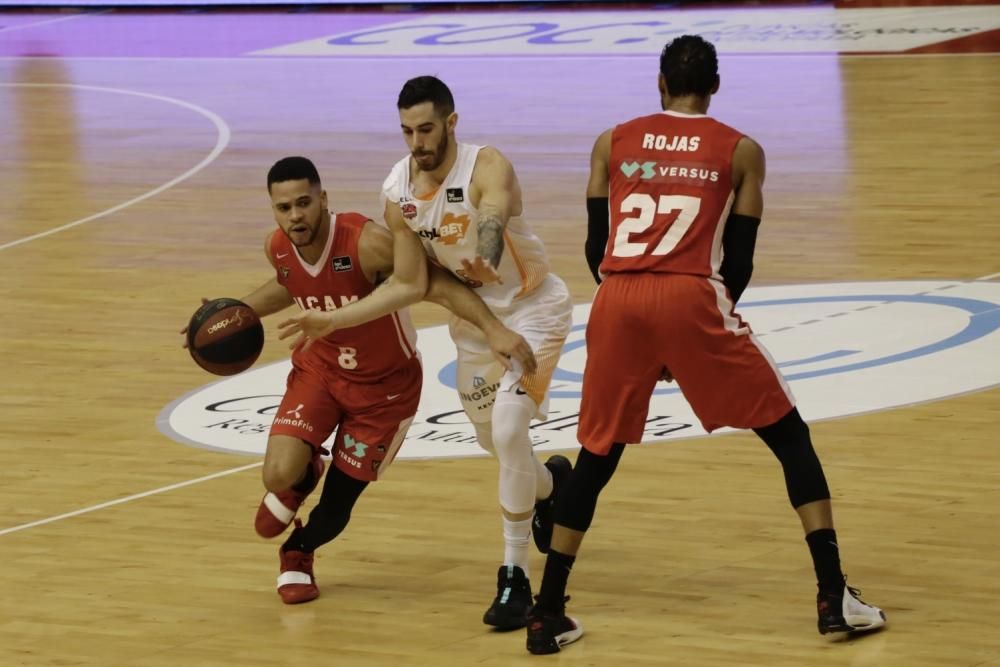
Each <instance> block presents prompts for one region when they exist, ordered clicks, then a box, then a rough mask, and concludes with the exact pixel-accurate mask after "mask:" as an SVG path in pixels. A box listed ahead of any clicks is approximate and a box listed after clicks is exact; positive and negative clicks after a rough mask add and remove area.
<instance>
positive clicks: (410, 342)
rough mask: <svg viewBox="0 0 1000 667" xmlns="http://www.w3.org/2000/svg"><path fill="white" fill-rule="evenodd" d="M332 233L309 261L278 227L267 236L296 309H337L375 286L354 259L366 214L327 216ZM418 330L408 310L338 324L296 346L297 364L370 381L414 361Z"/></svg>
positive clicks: (275, 262)
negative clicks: (307, 345)
mask: <svg viewBox="0 0 1000 667" xmlns="http://www.w3.org/2000/svg"><path fill="white" fill-rule="evenodd" d="M330 218H331V219H330V236H329V238H327V241H326V247H325V248H324V249H323V255H322V256H321V257H320V258H319V261H318V262H317V263H316V264H314V265H313V264H308V263H307V262H306V261H305V260H303V259H302V257H300V256H299V253H298V251H296V249H295V246H293V245H292V243H291V241H289V240H288V237H287V236H285V235H284V233H282V232H281V231H277V232H275V233H274V234H272V235H271V244H270V247H269V249H268V250H269V252H270V253H271V259H272V260H273V262H274V265H275V267H276V269H277V273H278V283H279V284H281V285H284V286H285V288H286V289H287V290H288V292H289V293H290V294H291V295H292V297H293V298H294V299H295V302H296V303H297V304H298V305H299V307H300V308H302V309H306V308H315V309H317V310H336V309H337V308H343V307H344V306H346V305H348V304H350V303H353V302H355V301H358V300H359V299H363V298H364V297H365V296H367V295H368V294H369V293H370V292H371V291H372V290H373V289H375V286H374V285H372V283H370V282H369V281H368V279H367V278H366V277H365V274H364V272H363V271H362V270H361V261H360V260H359V259H358V240H359V239H360V238H361V230H362V229H363V228H364V226H365V224H366V223H367V222H368V219H367V218H366V217H365V216H363V215H360V214H358V213H340V214H336V215H331V216H330ZM416 350H417V334H416V331H415V330H414V329H413V325H412V324H411V323H410V316H409V313H408V312H407V311H406V310H402V311H397V312H395V313H392V314H391V315H386V316H385V317H380V318H378V319H377V320H372V321H371V322H368V323H366V324H362V325H360V326H356V327H351V328H349V329H339V330H337V331H334V332H333V333H332V334H330V335H329V336H326V337H325V338H322V339H320V340H318V341H316V342H315V343H314V344H313V345H312V347H310V348H309V349H308V350H307V351H306V352H302V351H300V350H296V351H295V352H294V353H293V354H292V360H293V361H294V362H296V363H305V364H313V363H315V362H316V361H319V362H321V364H322V366H324V367H326V368H327V369H329V370H331V371H335V372H339V373H341V374H342V375H343V376H345V377H348V378H351V379H354V380H357V381H360V382H373V381H377V380H379V379H380V378H383V377H385V376H386V375H389V374H390V373H392V372H393V371H397V370H399V369H400V368H401V367H403V366H405V365H406V364H409V363H417V359H416V357H417V352H416Z"/></svg>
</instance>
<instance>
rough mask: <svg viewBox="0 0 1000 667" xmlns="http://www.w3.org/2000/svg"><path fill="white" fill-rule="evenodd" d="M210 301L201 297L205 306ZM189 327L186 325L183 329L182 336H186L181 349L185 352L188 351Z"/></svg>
mask: <svg viewBox="0 0 1000 667" xmlns="http://www.w3.org/2000/svg"><path fill="white" fill-rule="evenodd" d="M209 301H211V299H206V298H205V297H201V305H203V306H204V305H205V304H206V303H208V302H209ZM188 326H189V325H187V324H185V325H184V328H183V329H181V335H182V336H184V340H183V341H181V347H182V348H184V349H185V350H186V349H188V337H187V333H188Z"/></svg>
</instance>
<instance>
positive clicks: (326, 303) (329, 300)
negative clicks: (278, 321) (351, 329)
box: [292, 294, 359, 310]
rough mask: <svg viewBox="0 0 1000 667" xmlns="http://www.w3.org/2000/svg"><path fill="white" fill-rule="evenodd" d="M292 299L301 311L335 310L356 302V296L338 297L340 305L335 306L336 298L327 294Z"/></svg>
mask: <svg viewBox="0 0 1000 667" xmlns="http://www.w3.org/2000/svg"><path fill="white" fill-rule="evenodd" d="M292 299H294V300H295V303H297V304H298V306H299V308H301V309H302V310H337V308H343V307H344V306H346V305H348V304H351V303H354V302H355V301H358V300H359V299H358V295H357V294H353V295H351V296H343V295H341V297H340V305H339V306H338V305H337V297H335V296H331V295H329V294H326V295H323V296H304V297H303V296H293V297H292Z"/></svg>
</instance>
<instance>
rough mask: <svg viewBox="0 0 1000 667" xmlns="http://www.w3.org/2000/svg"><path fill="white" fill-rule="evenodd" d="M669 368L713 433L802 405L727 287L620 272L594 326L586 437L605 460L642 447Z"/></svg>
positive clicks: (582, 431)
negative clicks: (614, 451) (634, 445)
mask: <svg viewBox="0 0 1000 667" xmlns="http://www.w3.org/2000/svg"><path fill="white" fill-rule="evenodd" d="M664 367H666V368H668V369H669V370H670V372H671V373H672V374H673V376H674V379H675V380H676V381H677V384H678V386H679V387H680V389H681V392H682V393H683V394H684V398H686V399H687V401H688V403H689V404H690V405H691V407H692V409H693V410H694V413H695V415H697V417H698V419H699V420H700V421H701V423H702V426H704V427H705V430H707V431H712V430H714V429H717V428H719V427H721V426H732V427H736V428H758V427H762V426H767V425H770V424H773V423H774V422H776V421H778V420H779V419H780V418H781V417H783V416H784V415H786V414H787V413H788V412H789V411H790V410H791V409H792V407H793V406H794V399H793V397H792V393H791V390H790V389H789V388H788V385H787V384H786V383H785V380H784V378H783V377H782V376H781V373H780V372H779V371H778V369H777V367H776V366H775V364H774V361H773V360H772V359H771V357H770V355H769V354H768V353H767V350H765V349H764V347H763V346H762V345H761V344H760V343H758V342H757V340H756V339H755V338H754V336H753V334H752V333H751V331H750V326H749V325H748V324H747V323H746V322H744V321H743V320H742V319H741V318H740V316H739V315H737V314H736V313H734V312H733V302H732V300H731V299H730V298H729V294H728V292H727V291H726V289H725V287H724V286H723V285H722V284H721V283H719V282H717V281H713V280H709V279H707V278H702V277H697V276H688V275H679V274H652V273H642V274H613V275H611V276H609V277H608V278H607V280H605V281H604V283H603V284H602V285H601V287H600V289H599V290H598V291H597V297H596V299H595V300H594V305H593V308H592V309H591V311H590V320H589V322H588V324H587V366H586V369H585V371H584V375H583V400H582V403H581V406H580V426H579V430H578V433H577V438H578V439H579V441H580V443H581V444H582V445H583V446H584V447H586V448H587V449H588V450H590V451H591V452H594V453H596V454H605V453H607V451H608V450H609V448H610V447H611V444H612V443H614V442H640V441H641V440H642V435H643V428H644V426H645V424H646V417H647V415H648V413H649V399H650V397H651V396H652V393H653V389H654V387H655V385H656V382H657V380H658V379H659V377H660V374H661V372H662V371H663V369H664Z"/></svg>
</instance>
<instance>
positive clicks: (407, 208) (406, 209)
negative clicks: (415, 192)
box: [399, 199, 417, 220]
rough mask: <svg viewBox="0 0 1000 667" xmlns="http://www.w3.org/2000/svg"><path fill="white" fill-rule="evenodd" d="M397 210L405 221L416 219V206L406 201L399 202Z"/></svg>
mask: <svg viewBox="0 0 1000 667" xmlns="http://www.w3.org/2000/svg"><path fill="white" fill-rule="evenodd" d="M399 210H400V212H401V213H402V214H403V217H404V218H406V219H407V220H413V219H414V218H415V217H417V205H416V204H414V203H413V202H412V201H409V200H406V199H400V200H399Z"/></svg>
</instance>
